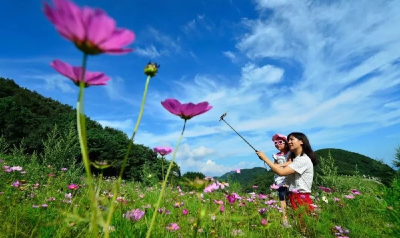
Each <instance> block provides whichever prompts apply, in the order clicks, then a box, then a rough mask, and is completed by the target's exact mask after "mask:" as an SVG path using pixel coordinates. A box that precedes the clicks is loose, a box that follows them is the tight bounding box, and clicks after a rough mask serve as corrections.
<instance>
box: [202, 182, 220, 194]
mask: <svg viewBox="0 0 400 238" xmlns="http://www.w3.org/2000/svg"><path fill="white" fill-rule="evenodd" d="M218 188H219V186H218V185H217V184H216V183H213V184H211V185H208V186H207V187H206V188H205V189H204V192H205V193H211V192H213V191H215V190H217V189H218Z"/></svg>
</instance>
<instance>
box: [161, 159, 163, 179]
mask: <svg viewBox="0 0 400 238" xmlns="http://www.w3.org/2000/svg"><path fill="white" fill-rule="evenodd" d="M161 173H162V179H163V181H164V156H162V157H161Z"/></svg>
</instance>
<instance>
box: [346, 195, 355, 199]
mask: <svg viewBox="0 0 400 238" xmlns="http://www.w3.org/2000/svg"><path fill="white" fill-rule="evenodd" d="M345 197H346V198H347V199H353V198H354V196H353V195H351V194H350V195H346V196H345Z"/></svg>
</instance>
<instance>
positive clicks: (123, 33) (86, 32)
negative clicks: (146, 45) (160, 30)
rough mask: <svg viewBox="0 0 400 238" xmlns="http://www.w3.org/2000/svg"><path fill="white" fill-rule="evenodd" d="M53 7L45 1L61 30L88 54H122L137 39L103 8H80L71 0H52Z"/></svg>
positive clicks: (61, 32)
mask: <svg viewBox="0 0 400 238" xmlns="http://www.w3.org/2000/svg"><path fill="white" fill-rule="evenodd" d="M53 4H54V8H51V7H50V5H49V4H48V3H44V10H43V11H44V14H45V15H46V17H47V18H48V19H49V20H50V22H51V23H53V25H54V27H55V28H56V30H57V31H58V33H59V34H60V35H61V36H62V37H64V38H65V39H67V40H70V41H71V42H72V43H74V44H75V46H76V47H77V48H78V49H79V50H81V51H82V52H84V53H86V54H89V55H96V54H101V53H109V54H123V53H126V52H130V51H132V50H131V49H126V48H125V49H123V48H122V47H125V46H127V45H129V44H131V43H132V42H133V41H134V39H135V34H134V33H133V32H132V31H130V30H127V29H123V28H116V24H115V21H114V19H112V18H111V17H109V16H108V15H107V14H106V13H105V12H104V11H102V10H100V9H91V8H88V7H84V8H79V7H78V6H77V5H75V4H74V3H72V2H70V1H68V0H53Z"/></svg>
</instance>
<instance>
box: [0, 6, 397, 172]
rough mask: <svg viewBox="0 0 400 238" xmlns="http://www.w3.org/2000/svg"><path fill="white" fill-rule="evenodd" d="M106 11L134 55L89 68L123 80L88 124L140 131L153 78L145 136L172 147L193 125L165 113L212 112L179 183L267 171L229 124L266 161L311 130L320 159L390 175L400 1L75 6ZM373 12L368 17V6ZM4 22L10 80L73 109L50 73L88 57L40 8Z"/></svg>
mask: <svg viewBox="0 0 400 238" xmlns="http://www.w3.org/2000/svg"><path fill="white" fill-rule="evenodd" d="M75 2H76V3H77V4H79V5H81V6H82V5H88V6H91V7H99V8H102V9H104V10H105V11H107V13H108V14H109V15H110V16H112V17H113V18H114V19H115V20H116V21H117V24H118V26H120V27H124V28H129V29H131V30H133V31H134V32H135V34H136V40H135V42H134V43H133V44H132V45H131V47H133V48H134V49H135V51H134V52H133V53H131V54H128V55H124V56H109V55H100V56H96V57H91V58H89V62H88V70H91V71H102V72H104V73H106V74H107V75H108V76H110V77H111V78H112V79H111V80H110V81H109V84H108V85H107V86H103V87H91V88H88V90H87V93H86V99H85V100H86V101H85V102H86V106H85V110H86V113H87V114H88V115H89V116H90V117H91V118H92V119H95V120H97V121H99V122H100V123H101V124H102V125H108V126H113V127H116V128H119V129H121V130H122V131H124V132H126V133H128V134H129V135H130V134H131V133H132V130H133V126H134V123H135V122H136V118H137V114H138V110H139V106H140V100H141V97H142V91H143V88H144V83H145V75H144V74H143V67H144V66H145V65H146V64H147V63H148V61H149V60H153V61H156V62H157V63H159V64H161V68H160V70H159V74H158V75H157V76H156V77H155V78H153V79H152V81H151V84H150V89H149V93H148V96H147V101H146V107H145V114H144V117H143V120H142V123H141V126H140V128H139V132H138V134H137V136H136V138H135V140H136V142H137V143H142V144H144V145H146V146H149V147H151V148H152V147H155V146H159V145H160V146H175V144H176V141H177V140H178V137H179V133H180V130H181V127H182V123H183V121H182V120H181V119H179V118H177V117H175V116H173V115H170V114H169V113H168V112H166V111H165V110H164V109H163V108H162V106H161V104H160V101H162V100H164V99H166V98H169V97H172V98H176V99H178V100H180V101H182V102H195V103H196V102H201V101H209V102H210V104H211V105H213V106H214V108H213V109H212V110H211V111H210V112H208V113H207V114H204V115H202V116H199V117H196V118H194V119H192V120H190V121H189V122H188V125H187V127H186V129H187V131H186V133H185V137H184V140H183V142H182V144H181V147H180V150H179V151H178V154H177V162H178V163H179V164H180V166H181V169H182V172H186V171H201V172H203V173H205V174H206V175H221V174H223V173H225V172H228V171H231V170H233V169H235V168H252V167H255V166H263V164H262V163H261V162H260V160H259V159H258V158H257V157H256V156H255V154H254V152H253V151H252V150H251V148H249V147H248V146H247V145H246V144H245V143H244V142H243V141H241V139H240V138H239V137H238V136H236V135H235V134H233V132H232V131H231V130H230V129H229V128H228V126H226V125H225V124H223V123H220V122H218V118H219V117H220V116H221V115H222V113H224V112H226V111H227V110H229V114H228V116H227V117H226V120H227V121H228V122H229V123H230V124H231V125H232V126H233V127H234V128H236V130H238V131H240V132H242V133H243V135H244V136H245V137H246V138H247V139H248V141H249V142H250V143H252V144H253V145H254V146H255V147H256V148H257V149H258V150H262V151H264V152H266V154H267V155H270V154H271V153H273V152H275V148H274V147H273V144H272V142H271V137H272V135H273V134H274V133H283V134H288V133H290V132H292V131H302V132H304V133H306V134H307V135H308V136H309V139H310V141H311V143H312V146H313V148H314V149H315V150H317V149H320V148H341V149H346V150H350V151H354V152H358V153H361V154H365V155H367V156H370V157H372V158H376V159H383V160H384V161H385V162H386V163H391V160H392V159H393V156H394V152H395V151H394V150H395V148H396V147H397V146H398V145H399V143H400V133H399V132H400V94H399V93H398V92H399V89H400V67H399V64H398V63H399V59H400V58H399V57H400V31H398V29H397V28H396V26H397V25H398V23H400V15H399V14H398V12H400V2H398V1H358V0H357V1H334V3H332V2H329V1H313V3H312V4H311V5H310V4H308V2H309V1H303V0H298V1H286V0H269V1H266V0H253V1H245V0H212V1H211V0H203V1H178V0H172V1H160V0H153V1H144V0H137V1H127V0H125V1H122V0H114V1H109V0H96V1H89V0H86V1H83V0H79V1H75ZM361 6H362V7H361ZM2 8H3V9H5V11H3V13H2V14H1V15H0V21H1V22H7V24H3V25H2V32H3V34H2V37H1V38H0V43H1V44H0V47H1V50H0V76H2V77H8V78H12V79H14V80H15V81H16V82H17V83H18V84H19V85H21V86H22V87H26V88H28V89H31V90H36V91H37V92H39V93H40V94H43V95H44V96H47V97H51V98H53V99H56V100H58V101H60V102H62V103H67V104H71V105H73V106H74V105H75V102H76V98H77V88H76V87H75V86H74V85H73V84H72V83H71V82H69V81H68V80H67V79H65V78H63V77H62V76H60V75H58V74H57V73H56V72H55V71H54V70H53V69H52V68H51V67H50V66H49V63H50V61H51V60H53V59H60V60H63V61H66V62H68V63H70V64H73V65H79V64H80V59H81V53H80V52H79V51H78V50H76V49H75V47H74V46H73V45H72V44H71V43H70V42H68V41H67V40H64V39H63V38H61V37H60V36H59V35H58V34H57V32H56V31H55V30H54V27H53V26H52V25H51V24H50V22H49V21H48V20H47V19H46V18H45V17H44V15H43V13H42V10H41V8H42V5H41V1H39V0H25V1H23V3H22V1H6V2H4V3H3V4H2Z"/></svg>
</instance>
